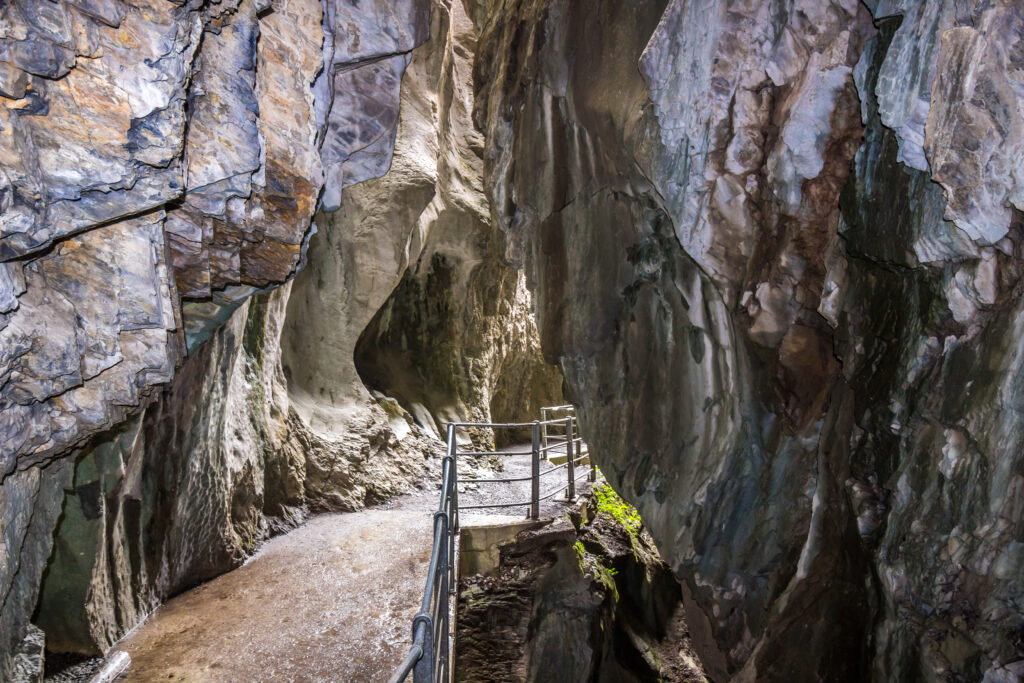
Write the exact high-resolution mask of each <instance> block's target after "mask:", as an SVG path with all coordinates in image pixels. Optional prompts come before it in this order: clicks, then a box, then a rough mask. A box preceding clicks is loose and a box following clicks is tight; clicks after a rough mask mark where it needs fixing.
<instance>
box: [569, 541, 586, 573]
mask: <svg viewBox="0 0 1024 683" xmlns="http://www.w3.org/2000/svg"><path fill="white" fill-rule="evenodd" d="M572 547H573V550H575V551H576V561H577V562H579V565H580V574H586V573H587V563H586V560H585V557H586V552H587V551H586V550H585V549H584V548H583V542H582V541H576V542H575V543H573V544H572Z"/></svg>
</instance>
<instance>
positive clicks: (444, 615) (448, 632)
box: [389, 405, 597, 683]
mask: <svg viewBox="0 0 1024 683" xmlns="http://www.w3.org/2000/svg"><path fill="white" fill-rule="evenodd" d="M541 410H542V416H546V414H547V412H548V411H559V410H574V408H573V406H568V405H567V406H554V407H545V408H542V409H541ZM551 425H558V426H561V427H564V428H565V437H564V438H558V440H557V442H556V443H552V444H551V445H549V444H548V443H547V427H548V426H551ZM460 427H478V428H499V429H500V428H521V427H530V428H531V431H532V443H531V448H530V450H529V451H505V452H501V451H494V452H490V451H469V452H464V453H459V451H458V441H457V439H456V430H457V429H458V428H460ZM577 433H578V432H577V429H576V416H575V414H572V415H569V416H567V417H564V418H559V419H557V420H534V421H533V422H507V423H498V422H487V423H481V422H452V423H449V424H448V434H447V437H448V439H447V451H446V453H445V457H444V460H443V463H442V466H441V495H440V500H439V501H438V508H437V511H436V512H435V513H434V525H433V531H434V539H433V544H432V552H431V555H430V564H429V568H428V570H427V581H426V585H425V586H424V588H423V601H422V602H421V604H420V611H419V612H418V613H417V614H416V616H415V617H413V620H412V639H413V642H412V646H411V647H410V648H409V653H408V654H407V655H406V657H405V659H404V660H402V663H401V665H400V666H399V667H398V668H397V669H396V670H395V672H394V674H393V675H392V676H391V678H390V679H389V683H402V682H403V681H405V680H406V679H407V678H408V676H409V674H410V673H411V674H413V680H414V682H415V683H442V682H447V681H449V680H451V677H452V668H451V664H452V662H451V648H450V643H451V641H452V638H453V635H454V634H453V633H452V623H451V611H452V604H451V596H453V595H455V593H456V590H457V581H458V577H457V571H458V567H457V565H458V563H457V562H456V557H455V548H456V545H455V539H456V537H457V536H458V534H459V510H460V509H462V510H481V509H487V508H506V507H519V506H523V505H528V506H529V507H530V513H529V515H530V518H531V519H537V518H538V517H539V516H540V502H541V501H543V500H547V499H548V498H551V497H552V496H554V495H556V494H558V493H560V492H562V491H567V495H566V497H567V498H568V499H569V500H572V499H573V498H575V495H576V494H575V491H576V482H577V480H579V479H580V478H581V477H582V476H584V475H586V474H587V472H586V471H584V472H583V474H581V475H578V476H577V475H576V474H575V466H576V464H577V463H578V462H580V461H581V460H582V452H581V450H582V443H583V439H582V437H577V436H576V434H577ZM542 438H543V440H544V446H543V447H542V446H541V441H542ZM552 441H554V439H552ZM562 445H564V446H565V454H566V461H565V463H563V464H561V465H556V466H554V467H551V468H548V469H546V470H544V471H543V472H541V470H540V459H541V454H542V453H543V454H544V455H545V457H546V454H547V451H548V450H549V449H551V448H554V447H556V446H562ZM502 454H504V455H509V454H522V455H526V454H529V455H530V476H529V477H515V478H507V479H467V480H466V481H472V482H474V483H479V484H488V483H502V482H505V483H511V482H516V481H529V482H530V500H526V501H516V502H512V503H490V504H478V505H462V506H460V505H459V486H458V483H459V476H458V456H459V455H502ZM563 468H564V469H567V470H568V475H567V481H566V483H565V484H564V485H562V486H560V487H559V488H557V489H555V490H553V491H550V492H548V493H545V494H544V495H543V496H541V494H540V478H541V477H542V476H544V475H547V474H550V473H552V472H557V471H558V470H561V469H563ZM596 474H597V471H596V469H595V466H594V462H593V460H591V462H590V472H589V475H590V480H591V481H595V480H596Z"/></svg>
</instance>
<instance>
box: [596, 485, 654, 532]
mask: <svg viewBox="0 0 1024 683" xmlns="http://www.w3.org/2000/svg"><path fill="white" fill-rule="evenodd" d="M593 496H594V501H595V502H596V503H597V512H598V513H599V514H600V513H602V512H603V513H605V514H607V515H609V516H611V517H612V518H613V519H615V521H617V522H618V523H619V524H621V525H622V527H623V528H624V529H626V531H628V532H629V535H630V536H633V537H635V536H637V535H638V534H639V533H640V528H641V527H642V526H643V520H641V519H640V513H639V512H637V511H636V508H635V507H633V506H632V505H630V504H629V503H627V502H626V501H624V500H623V499H622V497H621V496H620V495H619V494H618V493H616V492H615V489H613V488H612V487H611V486H609V485H608V484H599V485H598V486H595V487H594V489H593Z"/></svg>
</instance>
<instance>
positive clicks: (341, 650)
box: [110, 445, 585, 683]
mask: <svg viewBox="0 0 1024 683" xmlns="http://www.w3.org/2000/svg"><path fill="white" fill-rule="evenodd" d="M503 450H512V451H523V450H529V446H528V445H527V446H522V445H519V446H514V447H510V448H508V449H503ZM561 453H562V455H563V456H564V453H565V451H564V448H562V449H561ZM552 455H553V456H555V455H557V453H556V452H555V450H554V449H553V450H552ZM501 460H502V462H503V463H504V465H505V469H504V471H501V472H489V471H475V472H474V471H468V470H469V468H468V467H466V465H467V463H463V462H460V470H462V472H461V475H460V476H466V477H467V479H466V480H464V481H463V483H462V484H461V485H460V487H459V488H460V498H461V500H462V502H463V503H464V504H474V503H494V502H506V501H508V502H511V501H523V500H529V497H530V484H529V482H516V483H509V484H488V485H482V484H481V485H477V484H474V483H473V482H472V480H471V478H474V477H475V478H489V477H494V476H498V477H521V476H524V475H529V471H530V456H529V455H525V456H524V455H508V456H501ZM548 466H549V465H547V464H546V463H545V464H544V465H543V467H545V468H546V467H548ZM556 485H557V484H556V481H555V480H554V479H552V480H551V481H550V483H545V484H544V485H543V486H542V491H543V490H547V488H548V487H555V486H556ZM439 486H440V485H439V484H438V487H439ZM438 487H433V486H431V487H428V488H427V489H425V490H423V491H418V492H415V493H412V494H409V495H406V496H402V497H399V498H396V499H395V500H393V501H391V502H390V503H387V504H385V505H383V506H381V507H379V508H375V509H371V510H364V511H362V512H352V513H338V514H326V515H320V516H317V517H314V518H312V519H311V520H310V521H309V522H308V523H307V524H305V525H304V526H302V527H300V528H298V529H295V530H294V531H292V532H290V533H288V534H285V535H283V536H278V537H276V538H273V539H270V540H269V541H267V542H266V543H265V544H264V545H263V546H262V548H260V550H259V551H258V552H257V553H256V555H255V556H254V557H253V558H252V559H251V560H250V561H249V562H247V563H246V564H245V565H243V566H242V567H240V568H238V569H236V570H234V571H232V572H229V573H227V574H224V575H222V576H220V577H218V578H216V579H214V580H212V581H210V582H208V583H205V584H203V585H201V586H199V587H197V588H194V589H192V590H190V591H188V592H186V593H183V594H182V595H179V596H178V597H176V598H174V599H172V600H170V601H168V602H167V603H166V604H164V605H163V606H161V607H160V608H159V609H157V610H156V611H155V612H154V613H153V614H152V615H151V616H150V617H149V618H148V619H147V620H146V621H145V622H144V623H143V624H142V625H140V626H139V627H138V628H137V629H135V630H134V631H133V632H132V633H130V634H129V635H128V636H126V637H125V638H124V639H123V640H122V641H121V642H120V643H119V644H118V645H117V646H116V647H115V651H117V650H122V651H125V652H127V653H128V654H129V655H130V656H131V664H130V666H129V667H128V669H127V670H126V671H125V673H123V674H121V676H119V677H118V678H117V680H119V681H155V680H170V681H188V682H189V683H200V682H206V681H217V682H225V681H247V682H248V681H253V682H256V681H274V682H275V683H277V682H288V681H303V682H305V681H310V682H312V681H376V680H384V679H386V678H387V676H388V674H389V673H390V672H391V671H392V670H393V669H394V667H395V666H396V664H397V663H398V662H400V661H401V660H402V658H403V657H405V655H406V654H407V653H408V650H409V641H410V634H409V624H410V622H411V620H412V617H413V615H414V614H415V612H416V611H417V609H418V607H419V604H420V600H421V599H422V597H423V595H422V592H423V582H424V578H425V577H426V575H427V569H428V564H429V561H430V551H431V543H432V527H431V524H432V521H433V518H432V515H433V510H434V509H435V508H436V506H437V499H438ZM581 488H585V484H581ZM563 505H564V502H562V501H556V500H548V501H545V502H544V503H543V504H542V508H541V516H542V517H550V516H552V515H555V514H558V513H559V511H560V509H561V508H562V506H563ZM526 511H527V508H525V507H518V508H511V507H508V508H501V509H498V510H487V511H470V510H467V511H465V513H463V517H464V520H465V521H466V522H470V520H471V518H472V517H474V516H477V515H479V516H481V517H484V516H486V515H493V514H496V513H497V514H508V515H512V514H515V515H519V516H521V517H525V516H526ZM113 654H114V652H111V653H110V655H113Z"/></svg>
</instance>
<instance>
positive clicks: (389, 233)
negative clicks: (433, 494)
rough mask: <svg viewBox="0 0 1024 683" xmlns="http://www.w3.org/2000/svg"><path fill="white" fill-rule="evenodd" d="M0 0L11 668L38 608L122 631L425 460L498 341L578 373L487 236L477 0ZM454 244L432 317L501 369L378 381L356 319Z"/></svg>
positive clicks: (95, 646) (86, 638)
mask: <svg viewBox="0 0 1024 683" xmlns="http://www.w3.org/2000/svg"><path fill="white" fill-rule="evenodd" d="M0 11H2V12H4V19H5V23H3V24H2V27H3V28H2V30H3V31H4V33H3V35H2V36H0V41H2V42H3V49H4V53H3V56H2V57H0V73H2V74H3V75H2V78H0V80H3V83H4V86H3V88H0V96H3V97H4V98H6V99H5V100H3V102H4V105H5V106H4V107H3V108H2V109H0V111H2V112H6V113H5V114H0V116H5V117H6V118H5V119H4V121H5V125H6V126H7V128H6V131H7V133H8V135H7V136H6V137H5V138H3V139H0V151H2V153H3V154H4V161H3V166H2V170H3V173H4V174H5V175H4V179H5V188H6V189H5V190H4V192H3V193H0V200H2V204H0V209H2V210H3V214H2V219H0V224H2V226H3V233H2V238H3V243H4V247H3V254H2V256H3V258H4V261H3V263H2V264H0V272H3V273H4V274H5V275H4V276H3V277H2V278H0V282H2V283H4V284H3V286H2V287H0V291H2V292H5V293H6V294H5V295H4V297H3V298H6V300H8V303H7V304H4V306H6V307H5V308H3V311H2V313H0V337H2V339H0V354H3V356H2V357H0V373H2V377H3V380H2V382H0V401H3V404H2V406H0V434H2V436H0V443H3V444H4V446H3V450H2V452H0V458H2V467H3V473H4V479H3V483H2V489H0V512H2V514H3V537H2V544H3V545H2V552H0V562H2V564H0V596H2V603H0V655H2V657H0V678H2V679H4V680H8V679H9V678H10V677H11V676H12V675H14V674H13V673H12V672H14V671H18V672H19V674H18V675H25V671H27V670H29V669H31V668H32V666H36V667H37V666H38V662H37V661H36V660H32V659H31V657H29V656H27V655H25V656H23V655H21V654H20V652H21V651H22V650H25V651H26V652H28V653H30V654H31V652H33V651H34V650H33V649H32V648H33V647H35V645H36V644H37V643H38V641H39V637H38V634H39V632H38V630H37V628H36V627H41V628H42V630H43V632H44V633H45V641H46V646H47V648H48V649H50V650H51V651H57V652H72V653H81V654H88V655H93V654H98V653H102V652H103V651H104V650H105V649H106V648H107V647H109V645H110V644H111V643H112V642H114V641H115V640H116V639H117V638H119V637H120V636H121V635H123V633H124V632H125V631H126V630H128V629H130V628H131V627H132V626H134V625H135V624H137V623H138V622H139V621H140V620H141V619H143V618H144V617H145V616H146V614H148V613H149V612H150V611H152V609H154V608H155V607H156V606H157V605H159V604H160V603H161V602H162V601H164V600H165V599H167V598H168V597H170V596H172V595H174V594H175V593H178V592H180V591H182V590H184V589H187V588H189V587H191V586H193V585H195V584H196V583H198V582H201V581H204V580H207V579H209V578H212V577H213V576H216V575H217V574H220V573H223V572H224V571H228V570H229V569H231V568H233V567H236V566H238V564H239V563H241V562H243V561H244V560H245V558H246V557H248V556H249V555H250V554H251V553H252V552H253V550H254V549H255V548H256V546H257V545H258V543H259V542H260V541H261V540H263V539H265V538H266V537H267V536H268V535H269V534H273V533H278V532H281V531H284V530H287V529H289V528H291V527H293V526H294V525H295V524H298V523H300V522H301V521H302V520H304V519H305V517H306V516H307V515H308V514H309V513H310V512H315V511H318V510H325V509H332V510H352V509H358V508H360V507H363V506H365V505H368V504H373V503H377V502H381V501H383V500H386V499H388V498H389V497H391V496H393V495H395V494H397V493H400V492H402V491H404V490H406V489H407V488H409V487H410V485H412V484H413V483H416V482H420V481H424V480H427V479H429V478H430V474H431V472H432V467H433V466H434V464H435V462H436V459H435V456H437V455H438V454H439V453H440V452H441V447H440V445H439V444H438V442H436V440H434V439H433V438H432V435H433V434H436V432H437V431H438V430H440V429H442V427H441V421H442V420H447V419H451V418H452V417H462V418H468V417H471V416H481V417H484V418H487V416H488V415H489V414H490V410H491V402H492V395H493V394H495V393H499V394H500V393H501V392H502V389H501V388H500V387H498V385H499V384H500V381H501V380H500V372H499V371H498V370H497V369H496V368H497V367H498V366H499V365H500V364H502V363H505V364H513V363H516V362H518V363H519V368H520V372H521V373H523V376H526V377H534V379H532V380H531V381H529V382H526V383H525V384H524V385H523V386H516V387H515V390H516V391H522V392H530V391H531V390H532V392H533V393H532V395H533V396H534V397H535V398H536V402H535V403H534V405H533V406H532V407H531V406H527V409H532V410H534V411H535V410H536V407H537V405H538V403H537V402H540V401H542V400H543V401H547V400H548V399H549V398H551V400H555V398H556V397H557V400H559V401H560V400H561V398H560V395H559V392H560V385H561V377H560V375H559V374H558V372H557V370H556V369H554V368H551V367H550V366H547V365H546V364H544V362H543V360H542V359H541V357H540V354H539V351H538V346H537V342H536V328H535V327H534V326H533V323H532V315H531V307H530V300H529V295H528V292H527V291H526V289H525V283H524V281H523V279H522V275H521V273H519V272H518V271H515V270H512V269H511V268H508V267H506V266H503V265H501V263H500V262H499V261H498V259H497V252H496V251H495V250H494V248H493V245H492V242H493V232H492V231H491V230H490V226H489V223H488V215H489V213H488V209H487V203H486V199H485V197H484V194H483V183H482V178H481V174H482V166H483V164H482V160H481V157H480V154H481V150H482V140H481V136H480V134H479V133H477V132H476V131H475V130H474V128H473V126H472V122H471V119H470V112H471V111H472V108H473V101H472V88H471V85H470V74H471V68H470V59H471V50H472V41H473V39H474V38H473V36H474V34H473V27H472V24H471V23H470V22H469V20H468V19H467V18H466V17H465V15H464V13H463V12H462V10H461V6H459V5H458V4H456V7H455V8H454V10H453V9H452V8H449V5H448V3H446V2H437V3H429V2H422V1H405V2H397V3H395V2H363V3H359V4H357V5H353V4H351V3H347V2H334V0H329V1H328V0H325V1H324V2H320V1H319V0H273V1H272V2H267V1H253V0H234V1H221V2H199V1H190V2H184V3H178V2H168V1H166V0H152V1H151V2H145V1H143V0H138V1H135V0H133V1H132V2H121V1H120V0H109V1H107V2H70V1H69V2H66V3H64V2H62V3H52V4H51V3H42V4H40V3H34V2H23V3H22V2H16V3H12V4H9V5H8V6H7V7H5V8H4V9H3V10H0ZM453 16H454V17H455V18H454V19H453V18H452V17H453ZM428 35H429V36H430V37H431V40H429V41H428V42H424V41H427V38H428ZM417 45H419V46H420V47H418V48H417ZM407 69H408V70H409V74H407V75H406V76H405V78H404V80H403V74H405V72H406V70H407ZM466 136H471V137H473V138H475V140H476V142H475V144H474V145H472V146H469V145H467V144H464V143H463V138H464V137H466ZM449 167H455V168H458V169H460V172H459V174H458V178H457V179H456V180H452V178H454V177H455V174H454V173H452V172H450V171H449ZM389 169H390V172H389ZM385 174H386V175H385ZM382 175H383V176H384V177H383V178H381V179H380V180H371V179H372V178H375V177H377V176H382ZM343 190H344V192H342V191H343ZM473 231H475V232H473ZM423 254H426V256H425V257H424V256H422V255H423ZM435 258H443V259H446V261H445V262H446V263H452V264H458V268H459V273H458V275H457V276H455V277H451V278H449V279H447V280H445V281H444V282H443V283H441V285H440V286H437V285H436V284H435V285H433V286H432V293H433V295H434V296H436V297H437V298H438V299H439V300H442V301H444V302H446V305H447V306H448V307H449V308H450V310H451V311H452V315H453V318H452V320H457V322H456V323H455V324H446V325H444V326H440V327H437V328H431V329H417V330H416V332H415V334H416V337H415V339H416V343H417V344H421V345H422V348H434V347H437V348H444V349H446V352H447V353H448V357H447V358H446V361H445V362H447V363H448V364H450V365H455V366H459V367H465V368H472V369H473V372H474V373H475V374H473V375H468V374H467V376H468V377H470V379H471V380H472V382H473V383H474V384H473V387H474V391H475V392H476V393H465V392H464V393H461V394H460V393H457V392H456V390H455V389H452V390H451V391H450V392H449V391H448V388H449V387H448V386H445V387H443V388H442V389H441V390H440V391H433V392H432V393H431V392H427V391H426V390H425V389H422V388H418V390H420V392H421V393H416V390H412V391H409V390H406V391H404V392H403V391H398V390H396V391H395V392H394V393H395V397H391V396H385V395H383V394H381V393H379V392H376V393H373V394H372V395H371V392H370V391H369V390H368V389H367V388H366V387H364V385H363V383H362V381H361V379H360V377H359V374H358V373H357V371H356V366H355V358H354V356H355V349H356V345H357V342H358V340H359V337H360V334H361V333H362V332H363V330H364V328H366V327H367V325H368V323H370V321H371V319H373V318H374V316H375V314H377V311H378V309H381V307H382V306H384V304H385V302H386V301H388V299H389V297H390V296H391V294H392V291H393V290H395V289H396V287H398V285H399V283H400V282H409V281H413V280H414V279H415V278H423V279H425V278H427V277H428V276H430V273H432V272H433V271H432V270H431V268H430V264H431V263H432V262H433V261H434V259H435ZM421 264H423V265H421ZM303 268H305V270H302V269H303ZM484 271H486V272H487V273H488V274H489V276H491V278H493V279H490V278H484V277H482V274H483V272H484ZM413 272H415V273H416V275H412V274H410V275H408V276H406V273H413ZM296 274H298V277H297V278H296V279H294V280H292V278H293V277H295V276H296ZM286 281H287V283H286V284H285V285H284V286H282V287H277V285H279V284H280V283H282V282H286ZM431 301H432V300H424V301H418V300H411V301H405V303H403V304H402V307H403V310H404V311H406V312H407V314H408V315H410V316H414V317H420V318H423V317H425V316H426V315H427V314H426V313H425V312H424V311H422V310H420V309H422V307H424V306H428V305H430V303H431ZM474 335H478V336H479V337H480V338H481V340H478V341H475V345H474V347H473V351H472V352H471V353H469V354H466V355H464V354H463V353H462V349H461V344H462V343H463V342H464V341H467V340H470V341H471V340H472V338H473V337H474ZM484 335H490V336H489V337H487V338H486V339H484ZM456 336H458V338H456ZM491 340H494V343H495V344H498V345H499V346H500V345H502V344H503V346H501V350H500V351H499V352H495V351H493V345H492V343H491ZM382 348H383V347H382ZM361 355H362V357H364V358H370V359H374V358H375V357H376V346H375V345H373V344H369V345H368V346H367V347H366V351H364V352H362V353H361ZM437 357H439V354H435V355H434V356H432V358H437ZM514 359H520V360H519V361H516V360H514ZM424 360H425V359H424ZM419 362H420V359H419V358H417V361H416V362H414V363H412V364H411V365H410V366H408V368H407V370H408V371H409V372H410V374H411V375H414V374H416V373H418V372H419V369H418V367H417V363H419ZM431 372H433V373H434V374H431ZM467 373H468V370H467ZM426 377H427V380H428V381H430V380H433V379H436V378H437V377H438V375H437V371H436V370H429V371H427V373H426ZM496 387H497V388H496ZM374 388H379V389H384V390H386V391H387V390H390V387H389V386H385V385H380V386H375V387H374ZM511 391H512V390H508V391H506V393H511ZM428 393H429V397H428ZM396 397H397V399H398V400H396ZM400 402H401V403H400ZM403 405H404V406H406V407H407V408H408V409H409V410H406V409H405V408H403ZM423 406H429V407H428V408H423ZM517 407H518V406H517ZM501 410H502V408H499V412H500V411H501ZM410 411H411V412H410ZM30 621H31V622H32V624H34V626H32V625H31V624H30ZM23 642H24V643H26V644H27V646H26V647H22V646H21V644H22V643H23ZM29 646H31V647H29Z"/></svg>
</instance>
